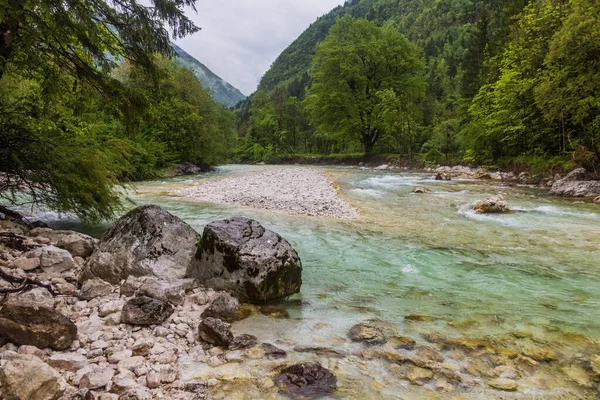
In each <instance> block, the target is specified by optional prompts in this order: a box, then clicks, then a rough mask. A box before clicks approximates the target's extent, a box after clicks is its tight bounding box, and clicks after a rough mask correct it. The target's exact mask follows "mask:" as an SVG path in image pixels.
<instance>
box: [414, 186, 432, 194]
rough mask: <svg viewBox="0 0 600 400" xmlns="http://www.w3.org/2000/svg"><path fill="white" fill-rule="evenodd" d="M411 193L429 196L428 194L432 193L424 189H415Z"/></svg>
mask: <svg viewBox="0 0 600 400" xmlns="http://www.w3.org/2000/svg"><path fill="white" fill-rule="evenodd" d="M413 193H418V194H429V193H432V191H431V189H429V188H426V187H418V188H415V190H413Z"/></svg>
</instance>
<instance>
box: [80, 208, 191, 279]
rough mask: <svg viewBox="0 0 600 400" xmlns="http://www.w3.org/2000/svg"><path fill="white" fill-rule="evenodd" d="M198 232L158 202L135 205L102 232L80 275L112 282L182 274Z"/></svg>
mask: <svg viewBox="0 0 600 400" xmlns="http://www.w3.org/2000/svg"><path fill="white" fill-rule="evenodd" d="M199 240H200V235H198V233H197V232H196V231H194V229H192V227H190V226H189V225H188V224H186V223H185V222H183V221H182V220H180V219H179V218H177V217H175V216H173V215H171V214H170V213H168V212H167V211H165V210H163V209H162V208H161V207H159V206H155V205H145V206H142V207H138V208H136V209H134V210H132V211H130V212H129V213H127V214H126V215H124V216H123V217H121V218H119V219H118V220H117V221H116V222H115V223H114V224H113V225H112V226H111V228H110V229H109V230H108V231H107V232H106V233H105V234H104V235H103V236H102V238H101V239H100V243H99V245H98V247H97V248H96V250H95V251H94V253H93V254H92V255H91V256H90V258H89V260H88V262H87V263H86V264H85V266H84V269H83V271H82V273H81V275H80V281H81V282H83V281H86V280H88V279H90V278H93V277H98V278H102V279H104V280H105V281H107V282H110V283H113V284H116V283H119V282H120V281H121V280H123V279H125V278H127V277H128V276H130V275H133V276H146V275H150V276H156V277H159V278H161V279H164V280H173V279H181V278H183V277H184V276H185V272H186V269H187V268H188V266H189V265H190V263H191V261H192V259H193V258H194V254H195V252H196V245H197V243H198V241H199Z"/></svg>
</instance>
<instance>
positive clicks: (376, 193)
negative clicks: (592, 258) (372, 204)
mask: <svg viewBox="0 0 600 400" xmlns="http://www.w3.org/2000/svg"><path fill="white" fill-rule="evenodd" d="M349 192H350V193H354V194H357V195H359V196H367V197H377V198H380V197H383V195H385V192H383V191H381V190H375V189H360V188H357V189H352V190H349Z"/></svg>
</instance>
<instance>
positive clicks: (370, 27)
mask: <svg viewBox="0 0 600 400" xmlns="http://www.w3.org/2000/svg"><path fill="white" fill-rule="evenodd" d="M313 68H314V70H315V74H314V78H313V79H314V82H313V85H312V87H311V89H310V91H309V94H308V97H307V100H306V104H307V109H308V111H309V113H310V115H311V117H312V119H313V121H314V122H315V124H317V125H318V126H319V127H320V128H321V130H324V131H329V132H332V133H333V134H334V135H339V136H342V137H346V138H354V139H358V140H360V142H361V143H362V145H363V147H364V151H365V153H367V154H370V153H372V151H373V146H374V145H375V144H376V143H377V141H378V140H379V138H380V137H381V136H382V135H383V134H384V133H385V132H386V126H385V123H384V122H383V120H382V118H381V117H382V113H383V111H384V109H383V105H382V98H381V93H382V92H383V91H385V90H391V91H393V92H394V93H395V94H396V95H398V96H400V97H403V96H405V97H406V96H407V95H408V93H410V92H412V91H420V90H422V88H423V87H424V85H423V83H422V79H423V78H422V73H423V69H424V63H423V60H422V53H421V51H420V50H419V48H418V47H416V46H415V45H413V44H411V43H410V42H409V41H408V39H406V38H405V37H404V36H402V35H401V34H399V33H398V32H397V31H396V30H395V29H394V28H393V27H392V26H386V27H383V28H379V27H377V25H375V24H374V23H372V22H368V21H367V20H356V19H354V18H352V17H349V16H346V17H343V18H340V19H339V20H338V21H337V22H336V23H335V25H334V26H333V27H332V28H331V31H330V34H329V36H328V37H327V38H326V39H325V40H324V41H323V42H322V43H321V44H320V45H319V46H318V48H317V54H316V56H315V59H314V62H313Z"/></svg>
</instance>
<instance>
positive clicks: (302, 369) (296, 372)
mask: <svg viewBox="0 0 600 400" xmlns="http://www.w3.org/2000/svg"><path fill="white" fill-rule="evenodd" d="M275 384H276V385H277V387H279V390H280V391H281V392H283V393H285V394H286V395H288V396H290V397H291V398H294V399H298V398H300V399H316V398H319V397H322V396H324V395H326V394H328V393H332V392H333V391H335V389H336V387H337V378H336V377H335V375H333V373H331V371H329V370H328V369H326V368H323V367H322V366H321V364H319V363H302V364H296V365H292V366H291V367H288V368H286V369H284V370H283V371H282V372H281V373H280V374H279V375H277V376H276V377H275Z"/></svg>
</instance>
